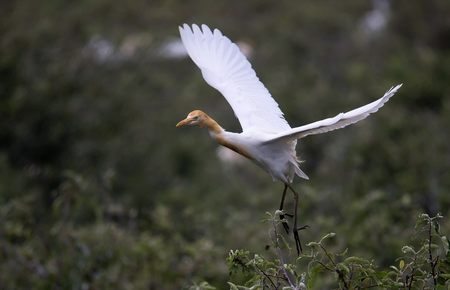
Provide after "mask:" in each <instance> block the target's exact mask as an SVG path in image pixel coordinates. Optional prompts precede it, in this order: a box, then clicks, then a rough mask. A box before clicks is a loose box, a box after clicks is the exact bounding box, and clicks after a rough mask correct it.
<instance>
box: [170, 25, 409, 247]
mask: <svg viewBox="0 0 450 290" xmlns="http://www.w3.org/2000/svg"><path fill="white" fill-rule="evenodd" d="M180 34H181V39H182V41H183V44H184V46H185V47H186V50H187V52H188V54H189V56H190V57H191V58H192V60H193V61H194V63H195V64H196V65H197V66H198V67H199V68H200V70H201V72H202V75H203V78H204V79H205V81H206V82H207V83H208V84H209V85H210V86H212V87H213V88H215V89H217V90H218V91H219V92H221V93H222V95H223V96H224V97H225V99H226V100H227V101H228V103H229V104H230V105H231V107H232V109H233V111H234V113H235V115H236V117H237V118H238V119H239V122H240V124H241V127H242V133H232V132H227V131H225V130H224V129H223V128H222V127H220V126H219V124H217V122H216V121H214V120H213V119H212V118H211V117H209V116H208V115H207V114H205V113H204V112H202V111H200V110H195V111H192V112H191V113H189V114H188V116H187V117H186V119H184V120H182V121H180V122H179V123H178V124H177V127H180V126H184V125H199V126H201V127H206V128H207V129H208V131H209V133H210V135H211V137H212V138H213V139H215V140H216V141H217V142H218V143H219V144H221V145H223V146H225V147H228V148H230V149H231V150H233V151H235V152H237V153H239V154H241V155H243V156H245V157H247V158H248V159H250V160H252V161H254V162H255V163H256V164H257V165H258V166H260V167H261V168H262V169H264V170H265V171H267V172H268V173H269V174H270V175H271V176H272V178H273V179H278V180H280V181H282V182H283V183H284V190H283V196H282V199H281V205H280V211H282V209H283V204H284V199H285V195H286V190H287V188H289V189H290V190H291V191H292V192H293V193H294V197H295V207H294V225H293V228H292V233H293V235H294V238H295V242H296V248H297V252H298V253H300V252H301V251H302V247H301V243H300V238H299V234H298V231H299V230H300V229H303V228H304V227H301V228H298V227H297V203H298V194H297V192H296V191H295V190H294V189H293V188H292V186H291V185H290V184H291V183H292V181H293V179H294V176H295V175H298V176H299V177H302V178H305V179H308V176H307V175H306V174H305V173H304V172H303V171H302V170H301V169H300V167H299V161H298V159H297V156H296V151H295V147H296V145H297V139H300V138H303V137H305V136H308V135H312V134H319V133H325V132H328V131H332V130H336V129H339V128H343V127H345V126H347V125H350V124H353V123H356V122H358V121H361V120H362V119H364V118H366V117H367V116H369V115H370V114H371V113H374V112H376V111H378V109H379V108H381V107H382V106H383V105H384V103H386V102H387V101H388V100H389V98H390V97H392V96H393V95H394V94H395V93H396V92H397V91H398V89H399V88H400V87H401V86H402V85H397V86H395V87H392V88H391V89H389V90H388V91H387V92H386V93H385V94H384V96H383V97H381V98H380V99H378V100H376V101H374V102H372V103H370V104H367V105H365V106H362V107H359V108H357V109H354V110H351V111H349V112H347V113H340V114H338V115H337V116H335V117H333V118H328V119H324V120H321V121H317V122H314V123H311V124H307V125H304V126H300V127H296V128H291V127H290V126H289V124H288V123H287V122H286V120H285V119H284V117H283V113H282V112H281V110H280V108H279V107H278V104H277V103H276V102H275V100H274V99H273V98H272V96H271V95H270V93H269V91H268V90H267V89H266V88H265V87H264V85H263V84H262V83H261V82H260V81H259V79H258V77H257V76H256V73H255V71H254V70H253V69H252V66H251V65H250V63H249V62H248V60H247V59H246V58H245V56H244V55H243V54H242V53H241V52H240V51H239V48H238V47H237V45H236V44H234V43H232V42H231V41H230V40H229V39H228V38H227V37H226V36H224V35H222V33H221V32H220V31H219V30H218V29H214V31H211V29H209V27H208V26H206V25H202V26H201V29H200V28H199V27H198V26H197V25H195V24H194V25H192V28H191V27H190V26H188V25H187V24H184V25H183V27H180ZM280 219H281V220H282V222H283V226H284V228H285V230H286V232H289V226H288V224H287V222H286V221H285V220H284V214H280Z"/></svg>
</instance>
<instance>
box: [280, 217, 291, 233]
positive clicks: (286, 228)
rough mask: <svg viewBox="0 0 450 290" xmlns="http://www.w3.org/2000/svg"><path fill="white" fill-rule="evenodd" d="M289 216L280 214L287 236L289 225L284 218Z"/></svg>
mask: <svg viewBox="0 0 450 290" xmlns="http://www.w3.org/2000/svg"><path fill="white" fill-rule="evenodd" d="M285 215H288V214H280V221H281V223H282V224H283V228H284V230H285V231H286V234H289V225H288V223H287V221H286V220H285V219H284V216H285Z"/></svg>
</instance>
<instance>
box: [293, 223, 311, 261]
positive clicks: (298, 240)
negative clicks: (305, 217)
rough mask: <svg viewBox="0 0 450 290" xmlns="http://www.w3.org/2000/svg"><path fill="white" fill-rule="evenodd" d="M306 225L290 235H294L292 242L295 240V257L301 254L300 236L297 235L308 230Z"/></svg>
mask: <svg viewBox="0 0 450 290" xmlns="http://www.w3.org/2000/svg"><path fill="white" fill-rule="evenodd" d="M308 228H309V226H308V225H304V226H302V227H299V228H297V229H296V230H293V231H292V233H293V234H294V240H295V248H296V249H297V255H298V256H300V254H301V253H302V252H303V249H302V242H301V241H300V236H299V234H298V232H299V231H302V230H305V229H308Z"/></svg>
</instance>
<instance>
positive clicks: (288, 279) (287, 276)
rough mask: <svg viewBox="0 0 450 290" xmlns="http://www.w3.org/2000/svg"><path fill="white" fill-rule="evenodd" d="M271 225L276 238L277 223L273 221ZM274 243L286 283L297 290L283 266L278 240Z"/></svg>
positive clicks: (283, 261)
mask: <svg viewBox="0 0 450 290" xmlns="http://www.w3.org/2000/svg"><path fill="white" fill-rule="evenodd" d="M272 225H273V229H274V234H275V240H277V238H278V231H277V225H276V224H275V222H273V223H272ZM276 244H277V247H276V248H275V249H276V252H277V255H278V258H279V259H280V262H281V270H282V271H283V273H284V276H285V277H286V279H287V281H288V283H289V286H291V288H292V289H294V290H297V289H298V287H297V286H295V283H294V282H292V280H291V276H290V275H289V273H288V271H287V270H286V268H285V267H284V265H285V264H286V263H285V260H284V257H283V254H282V253H281V250H280V248H279V245H278V241H276Z"/></svg>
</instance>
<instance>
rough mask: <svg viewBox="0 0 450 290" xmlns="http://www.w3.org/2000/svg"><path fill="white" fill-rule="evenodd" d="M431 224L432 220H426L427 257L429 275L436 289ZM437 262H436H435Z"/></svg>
mask: <svg viewBox="0 0 450 290" xmlns="http://www.w3.org/2000/svg"><path fill="white" fill-rule="evenodd" d="M432 223H433V219H432V218H431V219H429V220H428V255H429V259H430V266H431V275H432V277H433V284H434V288H435V289H436V286H437V279H436V271H435V270H436V264H437V263H435V261H433V254H432V252H431V226H432ZM436 262H437V261H436Z"/></svg>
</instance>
